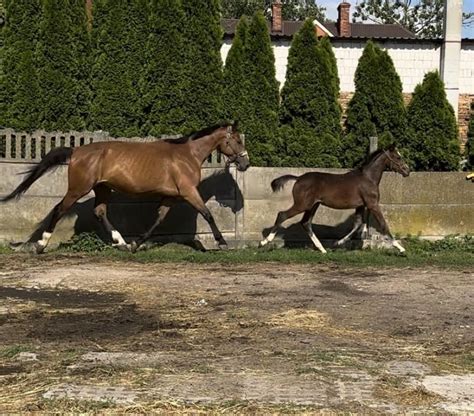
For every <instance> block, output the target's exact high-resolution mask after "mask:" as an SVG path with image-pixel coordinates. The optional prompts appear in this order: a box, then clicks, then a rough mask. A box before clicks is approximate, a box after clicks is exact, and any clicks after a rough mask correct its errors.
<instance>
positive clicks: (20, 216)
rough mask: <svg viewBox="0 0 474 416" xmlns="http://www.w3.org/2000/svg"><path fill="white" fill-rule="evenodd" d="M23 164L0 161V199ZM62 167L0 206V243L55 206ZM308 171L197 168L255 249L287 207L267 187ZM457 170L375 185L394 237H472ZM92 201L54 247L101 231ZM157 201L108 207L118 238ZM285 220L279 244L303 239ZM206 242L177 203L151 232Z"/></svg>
mask: <svg viewBox="0 0 474 416" xmlns="http://www.w3.org/2000/svg"><path fill="white" fill-rule="evenodd" d="M28 166H29V165H26V164H23V163H0V177H1V178H2V181H1V182H0V196H1V195H6V194H7V193H9V192H10V191H11V190H12V189H13V188H14V187H15V186H16V185H17V184H18V182H19V180H20V179H21V176H18V175H17V174H18V173H19V172H23V171H24V170H25V169H26V168H27V167H28ZM65 169H66V168H65V167H61V168H60V169H58V170H57V171H56V172H54V173H52V174H49V175H47V176H45V177H43V178H41V179H40V180H39V181H38V182H37V183H36V184H34V185H33V187H32V188H31V189H30V190H29V191H28V193H27V194H26V195H25V196H24V198H22V199H21V200H20V201H18V202H10V203H7V204H2V205H0V241H12V240H14V241H18V240H25V239H26V238H27V237H28V236H29V235H30V234H31V232H32V231H33V230H34V229H35V227H36V225H37V223H38V222H40V221H41V220H43V219H44V218H45V217H46V216H47V214H48V213H49V211H50V210H51V209H52V207H53V206H54V205H55V204H56V203H57V202H59V201H60V199H61V197H62V196H63V195H64V192H65V190H66V187H67V184H66V175H65V173H66V172H65ZM307 171H308V169H294V168H292V169H290V168H250V169H249V170H248V171H247V172H245V173H240V172H236V171H235V170H233V169H232V170H231V171H230V172H229V173H225V172H223V171H222V170H218V169H214V168H206V169H203V182H202V184H201V188H200V189H201V193H202V195H203V197H204V199H205V200H206V201H207V206H208V207H209V208H210V209H211V211H212V212H213V214H214V215H215V218H216V222H217V224H218V226H219V227H220V229H221V231H223V233H224V236H225V237H226V238H227V239H228V240H229V242H230V241H232V240H238V241H239V242H252V243H256V242H257V241H259V240H260V239H261V237H262V232H266V230H267V229H268V228H269V227H271V226H272V224H273V222H274V220H275V217H276V214H277V212H278V211H279V210H283V209H286V208H288V207H289V206H290V205H291V202H292V198H291V188H292V185H291V184H288V186H287V187H286V188H285V189H284V190H283V191H282V192H280V193H277V194H274V193H272V192H271V189H270V182H271V181H272V180H273V179H274V178H276V177H278V176H280V175H283V174H287V173H292V174H297V175H300V174H302V173H304V172H307ZM464 177H465V175H464V174H463V173H460V172H453V173H413V174H412V175H410V177H408V178H402V177H401V176H400V175H396V174H394V173H386V174H385V175H384V177H383V180H382V183H381V203H382V210H383V212H384V214H385V215H386V218H387V220H388V223H389V225H390V226H391V228H392V230H393V232H394V233H399V234H401V235H406V234H413V235H418V234H420V235H422V236H425V237H442V236H445V235H448V234H456V233H459V234H468V233H474V215H473V212H474V185H473V184H472V183H471V182H467V181H466V180H465V179H464ZM91 197H92V195H88V196H87V197H85V198H83V199H82V200H81V201H80V202H79V203H78V204H77V205H76V207H75V208H74V210H73V212H72V213H71V215H69V216H68V218H66V219H65V220H64V221H62V223H61V224H60V225H59V226H58V230H57V233H56V234H55V236H54V240H53V243H58V242H59V241H65V240H67V239H68V238H69V237H70V236H71V235H72V234H73V233H74V232H81V231H92V230H94V231H98V232H99V233H100V234H101V235H103V233H102V229H101V227H100V225H99V224H98V223H97V221H96V220H95V218H94V217H93V215H92V204H93V202H92V199H91ZM156 208H157V203H156V202H153V201H148V202H141V201H136V200H131V199H128V198H124V197H122V196H119V195H117V196H116V197H115V198H114V201H113V203H112V204H111V207H110V218H111V220H112V222H113V223H114V224H115V225H116V227H117V228H118V229H119V230H120V231H121V232H122V233H123V234H124V236H126V237H129V238H132V237H134V236H136V235H138V234H140V233H142V232H143V231H145V229H146V228H147V227H148V226H149V225H151V223H152V222H153V220H154V218H155V214H156ZM352 214H353V211H352V210H332V209H329V208H324V207H321V208H320V210H319V211H318V213H317V215H316V217H315V219H314V222H315V232H316V233H317V234H318V236H320V238H321V239H322V240H325V239H326V240H332V239H335V238H339V237H340V236H342V235H343V234H344V233H345V232H346V231H348V230H349V229H350V227H351V224H352ZM299 219H300V216H298V217H296V218H295V219H293V220H292V221H288V223H287V224H286V228H285V229H283V230H282V233H281V236H280V238H283V239H284V240H287V241H294V240H304V241H306V240H307V237H306V236H305V234H304V233H303V232H302V231H301V228H300V226H299V225H298V224H296V222H297V221H298V220H299ZM195 234H197V235H198V237H199V239H200V240H203V241H205V242H209V241H212V235H211V233H210V230H209V227H208V225H207V223H205V222H204V221H203V220H202V218H201V217H200V216H198V215H197V213H196V212H195V210H194V209H192V208H190V207H188V206H187V205H186V204H178V205H177V206H176V207H175V208H173V209H172V210H171V212H170V214H169V217H168V218H167V219H166V220H165V222H164V223H163V225H162V226H161V227H159V229H158V230H157V237H158V238H159V239H164V240H167V241H169V240H178V241H184V240H187V241H189V240H191V239H192V238H193V237H194V235H195Z"/></svg>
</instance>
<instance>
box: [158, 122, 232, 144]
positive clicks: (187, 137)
mask: <svg viewBox="0 0 474 416" xmlns="http://www.w3.org/2000/svg"><path fill="white" fill-rule="evenodd" d="M230 125H231V123H227V122H223V123H219V124H215V125H214V126H209V127H205V128H203V129H201V130H198V131H195V132H193V133H190V134H187V135H185V136H181V137H178V138H177V139H165V140H164V141H165V142H167V143H174V144H183V143H187V142H188V141H193V140H199V139H201V138H202V137H205V136H208V135H209V134H211V133H213V132H214V131H216V130H217V129H220V128H222V127H228V126H230Z"/></svg>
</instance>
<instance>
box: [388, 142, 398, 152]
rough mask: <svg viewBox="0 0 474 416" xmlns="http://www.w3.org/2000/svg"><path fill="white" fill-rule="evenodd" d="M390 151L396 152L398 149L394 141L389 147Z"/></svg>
mask: <svg viewBox="0 0 474 416" xmlns="http://www.w3.org/2000/svg"><path fill="white" fill-rule="evenodd" d="M387 149H388V150H389V151H390V152H394V151H395V150H396V149H397V145H396V144H395V143H392V144H391V145H390V146H388V148H387Z"/></svg>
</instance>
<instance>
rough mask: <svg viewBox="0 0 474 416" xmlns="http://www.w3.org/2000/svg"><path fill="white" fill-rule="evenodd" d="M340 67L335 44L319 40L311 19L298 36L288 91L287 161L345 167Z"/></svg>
mask: <svg viewBox="0 0 474 416" xmlns="http://www.w3.org/2000/svg"><path fill="white" fill-rule="evenodd" d="M334 65H335V58H334V54H333V52H332V48H331V45H330V44H329V43H327V41H325V42H324V43H322V44H318V41H317V38H316V34H315V30H314V26H313V23H312V21H311V20H307V21H306V22H305V23H304V25H303V27H302V28H301V29H300V31H299V32H298V33H297V34H296V35H295V37H294V38H293V42H292V44H291V48H290V52H289V56H288V68H287V73H286V82H285V85H284V87H283V90H282V105H281V109H280V122H281V124H282V138H283V140H284V151H283V153H285V155H286V157H285V159H284V161H283V163H284V164H285V165H290V166H325V167H338V166H339V161H338V158H339V157H340V137H341V125H340V117H341V112H340V107H339V104H338V101H337V97H338V95H339V94H338V85H339V81H338V77H337V68H335V66H334Z"/></svg>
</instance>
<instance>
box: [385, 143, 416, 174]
mask: <svg viewBox="0 0 474 416" xmlns="http://www.w3.org/2000/svg"><path fill="white" fill-rule="evenodd" d="M383 154H384V156H385V166H386V167H387V168H388V169H390V170H393V171H394V172H397V173H399V174H400V175H402V176H404V177H406V176H408V175H409V174H410V168H409V167H408V165H407V164H406V163H405V161H404V160H403V159H402V156H401V155H400V152H399V151H398V150H397V148H396V147H395V145H394V144H392V145H390V146H389V147H387V148H386V149H385V150H384V151H383Z"/></svg>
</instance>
